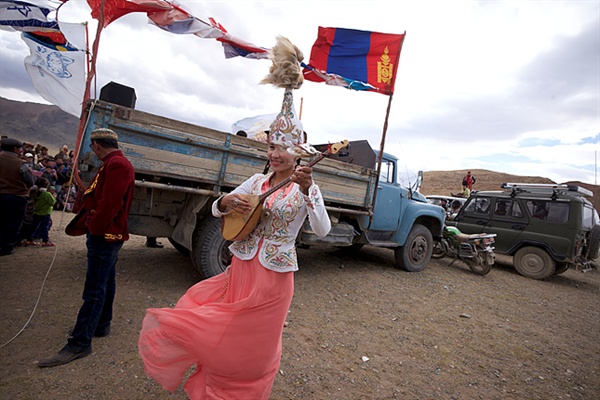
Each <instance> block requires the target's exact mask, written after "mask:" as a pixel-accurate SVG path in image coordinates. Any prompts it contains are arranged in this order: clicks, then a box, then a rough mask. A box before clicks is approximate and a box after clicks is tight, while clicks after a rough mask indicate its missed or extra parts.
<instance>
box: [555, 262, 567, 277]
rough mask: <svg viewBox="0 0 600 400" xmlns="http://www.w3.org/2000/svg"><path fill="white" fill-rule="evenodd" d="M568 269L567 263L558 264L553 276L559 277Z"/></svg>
mask: <svg viewBox="0 0 600 400" xmlns="http://www.w3.org/2000/svg"><path fill="white" fill-rule="evenodd" d="M568 269H569V264H567V263H558V264H556V270H555V271H554V275H560V274H562V273H565V272H567V270H568Z"/></svg>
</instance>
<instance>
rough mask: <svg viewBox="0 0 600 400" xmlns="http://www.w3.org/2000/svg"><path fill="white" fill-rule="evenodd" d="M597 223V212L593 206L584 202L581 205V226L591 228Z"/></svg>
mask: <svg viewBox="0 0 600 400" xmlns="http://www.w3.org/2000/svg"><path fill="white" fill-rule="evenodd" d="M598 223H599V222H598V212H597V211H596V209H595V208H592V207H590V206H588V205H587V204H586V205H585V206H584V207H583V228H584V229H586V230H588V229H592V228H593V227H594V226H596V225H597V224H598Z"/></svg>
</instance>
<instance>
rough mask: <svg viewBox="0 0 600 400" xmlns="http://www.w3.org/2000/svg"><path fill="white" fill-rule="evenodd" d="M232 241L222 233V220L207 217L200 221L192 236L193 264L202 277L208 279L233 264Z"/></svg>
mask: <svg viewBox="0 0 600 400" xmlns="http://www.w3.org/2000/svg"><path fill="white" fill-rule="evenodd" d="M230 244H231V242H230V241H228V240H225V239H223V236H222V235H221V220H220V219H218V218H215V217H212V216H211V217H206V218H204V219H202V221H201V222H199V223H198V225H197V226H196V229H195V230H194V234H193V237H192V253H191V258H192V264H193V265H194V268H195V269H196V271H198V273H199V274H200V275H201V276H202V279H208V278H211V277H213V276H215V275H219V274H220V273H221V272H223V271H225V269H226V268H227V267H228V266H229V264H231V258H232V255H231V252H230V251H229V249H228V247H229V245H230Z"/></svg>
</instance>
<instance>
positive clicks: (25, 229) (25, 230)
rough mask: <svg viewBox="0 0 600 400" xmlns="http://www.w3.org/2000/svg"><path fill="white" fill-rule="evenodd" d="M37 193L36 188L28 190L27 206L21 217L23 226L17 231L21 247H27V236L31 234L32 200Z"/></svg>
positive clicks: (34, 186)
mask: <svg viewBox="0 0 600 400" xmlns="http://www.w3.org/2000/svg"><path fill="white" fill-rule="evenodd" d="M37 193H38V187H37V186H36V185H33V186H32V187H30V188H29V195H28V196H27V206H25V215H24V216H23V225H21V230H20V231H19V242H20V243H21V246H27V243H28V241H29V236H31V234H32V233H33V231H32V230H31V224H32V223H33V204H34V200H33V198H34V197H35V196H36V195H37Z"/></svg>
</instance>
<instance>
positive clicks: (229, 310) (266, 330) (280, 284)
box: [138, 257, 294, 400]
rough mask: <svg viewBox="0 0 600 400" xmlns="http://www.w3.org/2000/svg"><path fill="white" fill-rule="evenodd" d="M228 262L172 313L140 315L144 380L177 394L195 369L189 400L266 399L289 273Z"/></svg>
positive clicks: (288, 290)
mask: <svg viewBox="0 0 600 400" xmlns="http://www.w3.org/2000/svg"><path fill="white" fill-rule="evenodd" d="M257 258H258V257H255V258H254V259H252V260H250V261H242V260H239V259H238V258H237V257H234V258H233V261H232V264H231V266H230V267H229V268H228V269H227V270H226V271H225V272H223V273H222V274H220V275H217V276H215V277H213V278H210V279H207V280H204V281H201V282H199V283H197V284H196V285H194V286H192V287H191V288H190V289H189V290H188V291H187V293H186V294H184V295H183V297H182V298H181V299H179V301H178V302H177V305H176V306H175V307H174V308H172V309H171V308H151V309H148V310H147V312H146V316H145V318H144V321H143V324H142V331H141V333H140V339H139V343H138V348H139V353H140V356H141V357H142V359H143V361H144V365H145V370H146V373H147V374H148V375H149V376H151V377H153V378H154V379H155V380H156V381H157V382H158V383H160V384H161V386H162V387H163V388H164V389H166V390H169V391H175V390H176V389H177V387H179V385H180V384H181V382H182V380H183V378H184V375H185V373H186V372H187V371H188V370H189V369H190V367H191V366H193V365H195V366H196V370H195V372H194V373H193V374H192V375H191V376H190V377H189V378H188V379H187V381H186V383H185V386H184V388H185V390H186V392H187V393H188V395H189V397H190V399H194V400H197V399H226V400H234V399H243V400H250V399H251V400H259V399H268V398H269V395H270V393H271V388H272V386H273V381H274V380H275V375H276V373H277V371H278V369H279V363H280V360H281V337H282V332H283V324H284V322H285V318H286V316H287V312H288V310H289V307H290V303H291V301H292V296H293V294H294V274H293V272H285V273H279V272H275V271H271V270H268V269H266V268H264V267H263V266H262V265H261V264H260V263H259V262H258V259H257Z"/></svg>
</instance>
